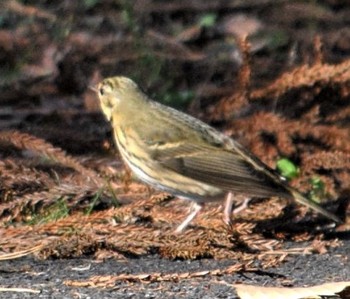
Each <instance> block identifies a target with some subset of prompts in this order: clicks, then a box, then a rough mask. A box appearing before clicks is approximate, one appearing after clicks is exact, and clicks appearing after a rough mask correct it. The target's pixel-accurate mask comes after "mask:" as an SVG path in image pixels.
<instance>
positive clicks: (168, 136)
mask: <svg viewBox="0 0 350 299" xmlns="http://www.w3.org/2000/svg"><path fill="white" fill-rule="evenodd" d="M97 93H98V97H99V99H100V102H101V108H102V111H103V112H104V114H105V116H106V118H107V120H108V121H110V122H111V124H112V126H113V130H114V137H115V141H116V143H117V145H118V148H119V151H120V153H121V156H122V157H123V159H124V161H125V162H126V164H127V165H129V167H130V168H131V169H132V171H133V172H134V173H135V174H136V175H137V176H138V177H139V178H140V179H141V180H142V181H144V182H146V183H148V184H150V185H152V186H153V187H154V188H156V189H161V190H164V191H166V192H169V193H171V194H173V195H176V196H178V197H181V198H186V199H190V200H193V201H194V204H193V206H192V211H191V213H190V214H189V215H188V217H187V218H186V219H185V221H184V222H183V223H182V224H181V225H180V226H179V227H178V228H177V230H176V231H177V232H180V231H182V230H183V229H184V228H185V227H186V226H187V225H188V224H189V223H190V222H191V221H192V219H193V218H194V217H195V216H196V214H197V213H198V212H199V210H200V209H201V207H202V206H203V205H204V203H206V202H208V201H212V200H218V199H220V198H223V197H224V196H225V194H226V204H225V209H224V220H225V222H229V221H230V217H231V207H232V204H233V201H234V198H233V195H234V194H237V193H242V194H246V195H248V196H255V197H269V196H279V197H284V198H288V199H293V198H294V199H295V200H296V201H297V202H299V203H302V204H304V205H306V206H308V207H309V208H311V209H313V210H315V211H317V212H318V213H320V214H322V215H324V216H326V217H328V218H330V219H332V220H334V221H336V222H340V220H339V218H338V217H336V216H335V215H333V214H332V213H330V212H328V211H326V210H324V209H323V208H322V207H320V206H319V205H317V204H316V203H314V202H312V201H310V200H308V199H307V198H305V197H304V196H303V195H302V194H301V193H299V192H298V191H297V190H295V189H293V188H292V187H290V186H288V184H287V182H286V180H285V179H284V178H283V177H281V176H280V175H279V174H277V173H276V172H275V171H274V170H273V169H271V168H269V167H268V166H267V165H265V164H264V163H263V162H261V161H260V160H259V159H258V158H257V157H255V156H254V155H253V154H251V153H249V152H248V151H247V150H246V149H245V148H243V147H242V146H241V145H240V144H239V143H237V142H236V141H234V140H233V139H231V138H229V137H227V136H226V135H224V134H222V133H220V132H219V131H217V130H215V129H214V128H212V127H210V126H209V125H207V124H205V123H203V122H202V121H200V120H198V119H196V118H194V117H192V116H189V115H187V114H185V113H182V112H180V111H177V110H175V109H173V108H170V107H167V106H164V105H162V104H160V103H157V102H155V101H152V100H151V99H150V98H148V97H147V96H146V95H145V94H144V93H143V92H142V91H141V90H140V89H139V87H138V86H137V85H136V84H135V83H134V82H133V81H132V80H131V79H128V78H126V77H113V78H107V79H105V80H103V81H102V82H101V83H100V84H99V85H98V87H97Z"/></svg>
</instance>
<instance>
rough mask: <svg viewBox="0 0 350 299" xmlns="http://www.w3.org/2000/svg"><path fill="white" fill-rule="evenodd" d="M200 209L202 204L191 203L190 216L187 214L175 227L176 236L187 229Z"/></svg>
mask: <svg viewBox="0 0 350 299" xmlns="http://www.w3.org/2000/svg"><path fill="white" fill-rule="evenodd" d="M202 208H203V204H199V203H196V202H194V201H193V202H192V204H191V208H190V214H188V216H187V217H186V219H185V220H184V221H183V222H182V223H181V224H180V225H179V226H178V227H177V229H176V230H175V233H177V234H178V233H181V232H182V231H183V230H184V229H185V228H186V227H187V225H189V224H190V223H191V221H192V220H193V218H194V217H196V215H197V214H198V212H199V211H200V210H201V209H202Z"/></svg>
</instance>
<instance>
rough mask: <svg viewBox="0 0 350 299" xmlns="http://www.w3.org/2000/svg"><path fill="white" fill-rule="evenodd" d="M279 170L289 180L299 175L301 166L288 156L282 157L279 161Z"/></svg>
mask: <svg viewBox="0 0 350 299" xmlns="http://www.w3.org/2000/svg"><path fill="white" fill-rule="evenodd" d="M277 170H278V171H279V173H280V174H281V175H283V176H284V177H285V178H286V179H288V180H290V179H293V178H295V177H297V176H298V175H299V168H298V167H297V166H296V165H295V164H294V163H293V162H292V161H290V160H288V159H287V158H282V159H279V160H278V161H277Z"/></svg>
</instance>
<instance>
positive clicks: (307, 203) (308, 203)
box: [287, 186, 343, 223]
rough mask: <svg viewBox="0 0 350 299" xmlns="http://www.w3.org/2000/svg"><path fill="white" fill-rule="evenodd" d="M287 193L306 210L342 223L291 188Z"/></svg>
mask: <svg viewBox="0 0 350 299" xmlns="http://www.w3.org/2000/svg"><path fill="white" fill-rule="evenodd" d="M287 189H288V191H289V192H290V193H291V195H292V196H293V198H294V199H295V200H296V201H297V202H299V203H301V204H303V205H305V206H307V207H308V208H310V209H312V210H314V211H316V212H318V213H320V214H322V215H323V216H325V217H327V218H329V219H332V220H333V221H335V222H337V223H342V222H343V221H341V220H340V218H338V217H337V216H335V215H334V214H332V213H331V212H328V211H327V210H325V209H323V208H322V207H321V206H319V205H318V204H317V203H315V202H313V201H311V200H310V199H307V198H306V197H305V196H304V195H302V194H301V193H300V192H299V191H297V190H295V189H293V188H291V187H289V186H288V187H287Z"/></svg>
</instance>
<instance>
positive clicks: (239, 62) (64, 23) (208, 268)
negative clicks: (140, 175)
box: [0, 0, 350, 298]
mask: <svg viewBox="0 0 350 299" xmlns="http://www.w3.org/2000/svg"><path fill="white" fill-rule="evenodd" d="M0 11H1V12H0V116H1V117H0V234H1V239H0V253H1V256H0V258H1V264H0V271H1V275H0V288H5V289H4V291H0V297H1V298H2V296H3V297H4V298H11V296H14V297H13V298H23V297H24V296H28V297H31V296H33V297H39V298H40V297H41V298H64V297H73V298H74V297H76V298H79V296H80V297H81V298H88V297H89V296H90V297H92V298H96V297H97V296H99V297H103V298H108V296H110V297H115V296H120V297H125V298H128V297H130V298H131V297H132V298H144V297H151V298H164V296H166V297H169V298H171V297H175V296H176V297H179V296H180V297H181V296H183V298H189V297H191V298H197V297H204V298H235V296H236V295H235V293H234V288H233V287H232V284H234V283H249V284H254V285H260V286H261V285H277V286H288V287H296V286H304V285H306V286H308V285H316V284H321V283H324V282H336V281H349V279H350V267H348V266H347V265H348V260H347V259H348V258H349V250H350V248H349V246H350V243H349V216H348V215H349V204H348V203H349V190H350V184H349V182H350V142H349V136H350V133H349V132H350V130H349V122H350V106H349V105H350V101H349V94H350V59H349V54H350V30H349V21H348V16H349V15H350V5H349V4H347V3H346V1H336V0H329V1H322V2H309V1H258V2H257V1H244V3H243V2H242V3H241V2H238V1H197V0H187V1H156V0H143V1H142V0H138V1H122V0H120V1H93V0H92V1H91V0H84V1H62V2H61V3H55V2H50V1H40V0H31V1H19V0H18V1H15V0H6V1H3V2H2V3H1V4H0ZM113 75H124V76H128V77H131V78H133V79H134V80H135V81H136V82H138V84H140V86H142V88H143V89H144V90H145V91H146V93H147V94H148V95H149V96H150V97H152V98H154V99H156V100H158V101H161V102H162V103H165V104H167V105H170V106H173V107H176V108H177V109H181V110H183V111H186V112H188V113H189V114H191V115H193V116H195V117H198V118H200V119H202V120H204V121H205V122H207V123H210V124H211V125H213V126H214V127H216V128H217V129H219V130H220V131H223V132H224V133H225V134H227V135H229V136H231V137H233V138H235V139H236V140H237V141H239V142H240V143H242V144H243V145H244V146H246V147H247V148H248V149H249V150H250V151H252V153H254V154H255V155H256V156H257V157H259V158H260V159H261V160H263V161H264V162H265V163H266V164H268V165H269V166H270V167H272V168H277V169H278V171H280V172H282V173H283V174H284V175H285V176H287V177H288V179H289V180H290V184H291V185H292V186H294V187H295V188H297V189H299V190H300V191H302V192H303V193H305V194H306V195H307V196H308V197H309V198H311V199H312V200H315V201H317V202H319V203H321V204H322V205H323V206H324V207H325V208H326V209H328V210H330V211H332V212H333V213H335V214H337V215H338V216H339V217H340V218H341V219H342V220H344V223H343V224H340V225H337V226H336V225H335V224H333V223H332V222H329V221H327V220H326V219H324V218H322V217H320V216H318V215H316V214H313V213H311V212H310V211H308V210H307V209H306V208H304V207H301V206H299V205H296V204H294V203H292V202H287V201H286V200H283V199H280V198H262V199H258V198H253V199H252V200H251V202H250V203H249V205H248V207H247V208H246V209H244V210H243V211H241V212H240V213H238V214H235V215H234V223H233V224H232V226H231V227H228V226H225V225H224V224H223V223H222V220H221V207H220V202H219V203H212V204H209V205H208V206H207V207H206V208H205V209H204V211H203V212H202V213H201V214H200V215H199V217H197V218H196V220H195V221H194V222H193V225H192V226H191V227H190V228H189V229H188V230H187V231H185V232H184V233H183V234H182V235H176V234H174V228H175V227H176V225H178V224H179V223H180V222H181V220H183V218H184V217H185V214H186V213H187V210H188V206H189V203H188V202H186V201H184V200H180V199H175V198H173V197H171V196H170V195H168V194H164V193H159V192H158V191H157V190H152V189H150V188H149V187H147V186H145V185H143V184H141V183H140V182H138V181H137V179H136V178H135V177H133V176H132V175H131V173H130V171H129V170H128V169H127V168H126V167H125V166H124V165H123V163H122V161H121V159H120V157H119V155H118V152H117V150H116V148H115V145H114V143H113V140H112V133H111V128H110V125H109V124H108V123H107V122H106V121H105V119H104V117H103V115H102V113H101V111H100V107H99V103H98V99H97V97H96V94H95V93H94V92H93V91H92V90H91V89H89V86H90V87H91V86H92V87H93V86H95V85H96V84H97V83H98V82H99V81H100V80H101V79H102V78H105V77H109V76H113ZM238 199H239V198H238ZM85 266H86V267H87V268H84V267H85ZM80 267H82V269H80ZM109 275H111V276H110V277H109ZM88 286H90V287H91V286H92V288H89V287H88ZM10 287H16V288H20V287H25V288H30V289H32V290H35V291H37V290H40V291H41V293H40V294H39V295H35V294H33V293H28V292H19V293H14V292H10V291H9V290H8V289H6V288H10ZM0 290H1V289H0ZM16 296H17V297H16ZM341 298H345V297H341Z"/></svg>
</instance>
